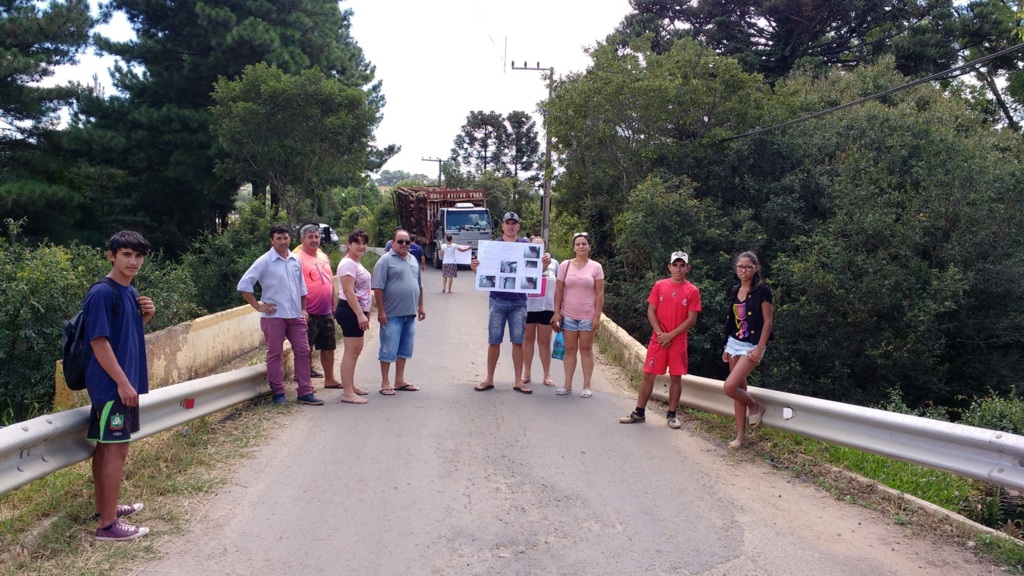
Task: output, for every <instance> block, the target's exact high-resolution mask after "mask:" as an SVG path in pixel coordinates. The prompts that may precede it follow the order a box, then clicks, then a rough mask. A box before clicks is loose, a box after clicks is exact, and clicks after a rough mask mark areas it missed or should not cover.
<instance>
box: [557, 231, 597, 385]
mask: <svg viewBox="0 0 1024 576" xmlns="http://www.w3.org/2000/svg"><path fill="white" fill-rule="evenodd" d="M572 249H573V252H574V253H575V257H574V258H572V259H571V260H566V261H565V262H562V265H561V266H559V267H558V277H557V282H556V283H555V312H554V314H553V315H552V317H551V326H552V327H553V328H554V329H555V331H556V332H563V338H565V360H564V365H565V384H564V385H563V386H562V387H560V388H558V389H557V390H555V394H558V395H559V396H564V395H566V394H571V393H572V378H573V375H574V374H575V372H576V352H577V350H578V351H579V354H580V361H581V364H583V392H582V393H580V398H590V396H591V395H592V394H593V391H592V390H591V389H590V377H591V376H592V375H593V374H594V332H596V331H597V329H598V328H600V327H601V311H602V310H603V309H604V269H603V268H601V264H599V263H597V262H595V261H593V260H591V259H590V236H589V235H588V234H587V233H586V232H577V233H576V234H573V236H572Z"/></svg>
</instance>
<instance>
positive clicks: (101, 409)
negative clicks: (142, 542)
mask: <svg viewBox="0 0 1024 576" xmlns="http://www.w3.org/2000/svg"><path fill="white" fill-rule="evenodd" d="M147 254H149V242H147V241H146V239H145V238H143V237H142V235H141V234H139V233H138V232H132V231H127V230H122V231H121V232H118V233H117V234H114V235H113V236H111V237H110V240H109V241H108V251H107V259H108V260H110V264H111V270H110V274H108V275H107V276H106V278H104V279H103V281H101V282H97V283H96V284H93V286H92V288H90V289H89V293H88V294H87V295H86V297H85V301H84V302H83V303H82V314H83V316H84V318H85V320H84V326H85V333H84V336H85V338H86V339H87V341H88V342H89V344H90V346H91V347H92V351H93V357H92V359H91V360H89V363H88V365H87V366H86V369H85V385H86V389H87V390H88V391H89V400H90V401H91V402H92V410H91V413H90V420H89V432H88V434H87V435H86V439H88V440H91V441H94V442H96V448H95V451H94V452H93V456H92V477H93V484H94V487H95V493H96V516H95V518H97V519H98V520H99V527H98V529H97V530H96V540H131V539H133V538H138V537H139V536H143V535H145V534H147V533H148V532H149V528H146V527H143V526H135V525H133V524H129V523H128V522H127V521H125V520H124V519H123V517H124V516H128V515H130V514H134V513H136V512H138V511H139V510H142V504H141V503H138V504H118V503H117V497H118V494H119V493H120V491H121V478H122V475H123V473H124V464H125V461H127V459H128V444H129V442H130V441H131V435H132V433H133V432H138V431H139V394H146V393H147V392H149V371H148V369H147V366H146V340H145V337H144V335H143V332H142V326H143V325H144V324H145V323H146V322H149V320H150V319H151V318H153V315H154V314H156V307H155V306H154V305H153V301H152V300H151V299H150V298H149V297H147V296H140V295H139V293H138V292H136V291H135V288H134V287H132V285H131V282H132V279H133V278H135V275H136V274H138V272H139V268H141V267H142V262H143V261H144V260H145V257H146V255H147ZM111 280H112V281H113V282H111Z"/></svg>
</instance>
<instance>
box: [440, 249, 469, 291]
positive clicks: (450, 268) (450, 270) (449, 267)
mask: <svg viewBox="0 0 1024 576" xmlns="http://www.w3.org/2000/svg"><path fill="white" fill-rule="evenodd" d="M472 249H473V247H472V246H459V245H458V244H454V243H452V235H451V234H449V235H447V236H445V237H444V244H442V245H441V253H442V254H443V255H444V259H443V260H442V261H441V293H442V294H444V292H445V290H447V291H448V293H449V294H451V293H452V283H453V282H454V281H455V279H456V278H458V277H459V265H458V264H457V258H458V257H457V256H456V253H457V252H468V251H469V250H472Z"/></svg>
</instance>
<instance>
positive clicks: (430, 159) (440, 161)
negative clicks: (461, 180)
mask: <svg viewBox="0 0 1024 576" xmlns="http://www.w3.org/2000/svg"><path fill="white" fill-rule="evenodd" d="M420 160H423V161H424V162H437V187H438V188H440V187H441V163H442V162H444V160H442V159H440V158H420Z"/></svg>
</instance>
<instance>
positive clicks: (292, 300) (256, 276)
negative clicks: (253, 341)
mask: <svg viewBox="0 0 1024 576" xmlns="http://www.w3.org/2000/svg"><path fill="white" fill-rule="evenodd" d="M257 282H259V284H260V288H262V290H263V292H262V294H261V298H260V300H261V301H263V302H264V303H266V304H273V305H274V306H276V307H277V310H275V311H274V313H273V314H270V313H267V312H261V315H262V317H263V318H301V317H302V297H303V296H305V295H306V293H307V289H306V283H305V282H304V281H303V279H302V263H301V262H300V261H299V258H298V256H296V255H295V254H294V253H292V252H288V257H287V258H284V257H282V256H281V255H280V254H278V253H277V250H274V249H273V248H271V249H270V250H269V251H268V252H267V253H266V254H264V255H263V256H260V257H259V258H257V259H256V261H255V262H253V263H252V266H249V269H248V270H246V271H245V274H243V275H242V279H241V280H239V281H238V291H239V292H255V291H256V290H255V287H256V283H257Z"/></svg>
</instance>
